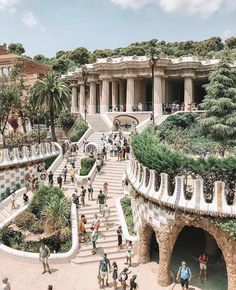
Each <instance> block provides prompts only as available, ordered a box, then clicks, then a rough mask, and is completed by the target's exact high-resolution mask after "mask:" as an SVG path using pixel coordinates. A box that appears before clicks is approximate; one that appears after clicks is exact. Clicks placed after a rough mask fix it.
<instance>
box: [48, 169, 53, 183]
mask: <svg viewBox="0 0 236 290" xmlns="http://www.w3.org/2000/svg"><path fill="white" fill-rule="evenodd" d="M48 184H49V185H50V186H53V173H52V171H50V172H49V174H48Z"/></svg>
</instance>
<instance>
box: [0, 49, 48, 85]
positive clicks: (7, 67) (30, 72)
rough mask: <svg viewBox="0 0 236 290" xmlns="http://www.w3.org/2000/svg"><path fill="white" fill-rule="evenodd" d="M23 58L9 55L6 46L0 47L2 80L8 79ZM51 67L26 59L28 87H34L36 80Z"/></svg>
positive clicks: (0, 74)
mask: <svg viewBox="0 0 236 290" xmlns="http://www.w3.org/2000/svg"><path fill="white" fill-rule="evenodd" d="M21 59H22V56H19V55H16V54H11V53H8V51H7V46H6V44H4V45H0V78H1V77H8V76H9V75H10V72H11V70H12V68H13V67H14V65H15V64H16V63H17V62H19V61H20V60H21ZM48 70H49V67H48V66H47V65H45V64H41V63H39V62H36V61H34V60H32V59H30V58H24V73H25V82H26V85H28V86H32V85H33V84H34V83H35V81H36V80H38V79H39V78H40V77H41V76H42V75H44V74H46V73H47V71H48Z"/></svg>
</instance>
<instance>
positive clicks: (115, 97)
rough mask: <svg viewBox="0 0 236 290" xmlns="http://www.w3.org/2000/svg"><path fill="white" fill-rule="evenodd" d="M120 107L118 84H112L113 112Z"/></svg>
mask: <svg viewBox="0 0 236 290" xmlns="http://www.w3.org/2000/svg"><path fill="white" fill-rule="evenodd" d="M117 105H118V82H115V81H113V82H112V111H114V108H116V107H117Z"/></svg>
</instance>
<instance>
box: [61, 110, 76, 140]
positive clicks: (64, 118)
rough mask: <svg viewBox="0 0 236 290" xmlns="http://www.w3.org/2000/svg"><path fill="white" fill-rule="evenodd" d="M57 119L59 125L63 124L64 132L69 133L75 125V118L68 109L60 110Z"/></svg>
mask: <svg viewBox="0 0 236 290" xmlns="http://www.w3.org/2000/svg"><path fill="white" fill-rule="evenodd" d="M57 121H58V125H59V126H61V127H62V129H63V130H64V132H65V133H66V134H67V133H68V131H69V130H70V128H71V127H72V126H73V125H74V123H75V118H74V117H73V116H72V114H71V113H70V112H69V111H68V110H66V111H61V112H60V114H59V116H58V119H57Z"/></svg>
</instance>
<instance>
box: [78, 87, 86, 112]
mask: <svg viewBox="0 0 236 290" xmlns="http://www.w3.org/2000/svg"><path fill="white" fill-rule="evenodd" d="M79 107H80V114H81V115H84V109H85V86H84V83H81V84H80V98H79Z"/></svg>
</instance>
